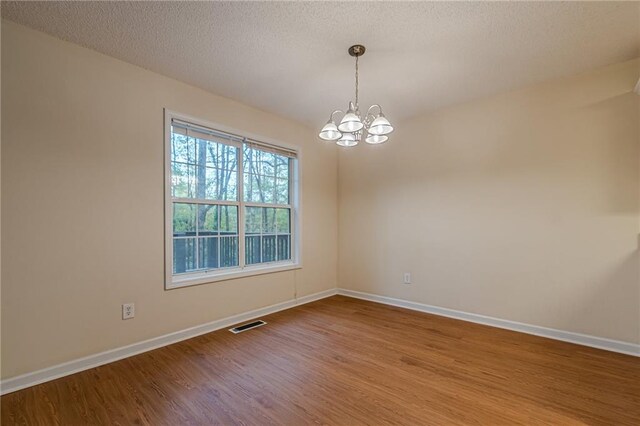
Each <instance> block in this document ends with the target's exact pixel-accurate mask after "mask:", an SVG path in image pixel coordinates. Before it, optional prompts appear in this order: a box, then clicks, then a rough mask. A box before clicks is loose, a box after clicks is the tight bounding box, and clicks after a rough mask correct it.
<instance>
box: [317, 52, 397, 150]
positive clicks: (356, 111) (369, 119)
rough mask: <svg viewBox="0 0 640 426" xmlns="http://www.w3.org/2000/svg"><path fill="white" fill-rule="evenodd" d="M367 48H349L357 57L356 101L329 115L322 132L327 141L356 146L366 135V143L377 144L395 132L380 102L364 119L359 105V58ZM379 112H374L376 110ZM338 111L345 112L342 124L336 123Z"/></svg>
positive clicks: (372, 107)
mask: <svg viewBox="0 0 640 426" xmlns="http://www.w3.org/2000/svg"><path fill="white" fill-rule="evenodd" d="M364 51H365V48H364V46H362V45H360V44H356V45H354V46H351V47H350V48H349V55H351V56H353V57H355V58H356V102H355V105H354V103H353V102H349V109H347V112H346V113H345V112H344V111H341V110H339V109H338V110H335V111H333V112H332V113H331V115H330V116H329V121H327V124H325V125H324V127H323V128H322V130H320V134H319V135H318V136H319V137H320V139H323V140H325V141H336V143H337V144H338V145H340V146H356V145H358V143H359V142H360V140H362V138H363V137H364V141H365V142H366V143H369V144H372V145H376V144H381V143H384V142H386V141H387V140H389V136H387V135H388V134H389V133H391V132H393V127H392V126H391V124H390V123H389V120H387V118H386V117H385V116H384V114H383V113H382V107H381V106H380V105H378V104H375V105H371V106H370V107H369V109H368V110H367V113H366V114H365V116H364V119H362V116H361V115H360V106H359V105H358V58H359V57H360V56H362V55H364ZM376 110H377V114H374V112H376ZM337 113H340V114H343V116H342V120H340V124H338V125H336V122H335V121H334V119H333V116H334V115H335V114H337Z"/></svg>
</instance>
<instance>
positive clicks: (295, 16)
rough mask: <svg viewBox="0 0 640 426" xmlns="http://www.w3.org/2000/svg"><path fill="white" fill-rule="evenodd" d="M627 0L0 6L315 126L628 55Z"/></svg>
mask: <svg viewBox="0 0 640 426" xmlns="http://www.w3.org/2000/svg"><path fill="white" fill-rule="evenodd" d="M639 5H640V4H639V3H635V2H632V3H606V2H597V3H593V2H590V3H580V2H576V3H564V2H563V3H550V2H545V3H521V2H511V3H489V2H487V3H485V2H478V3H461V2H437V3H427V2H422V3H417V2H376V3H364V2H345V3H342V2H340V3H338V2H286V3H285V2H259V3H251V2H162V3H160V2H2V16H3V17H4V18H7V19H9V20H12V21H15V22H18V23H21V24H24V25H27V26H29V27H33V28H35V29H38V30H41V31H44V32H46V33H49V34H52V35H54V36H56V37H59V38H62V39H64V40H68V41H71V42H74V43H78V44H81V45H83V46H87V47H89V48H92V49H95V50H97V51H100V52H103V53H105V54H107V55H110V56H113V57H116V58H119V59H122V60H124V61H126V62H130V63H132V64H136V65H139V66H142V67H144V68H147V69H150V70H153V71H156V72H159V73H161V74H164V75H167V76H170V77H173V78H176V79H178V80H182V81H184V82H187V83H190V84H193V85H195V86H199V87H202V88H204V89H207V90H209V91H211V92H214V93H217V94H220V95H223V96H226V97H229V98H233V99H236V100H239V101H241V102H244V103H246V104H249V105H253V106H255V107H258V108H261V109H264V110H267V111H272V112H275V113H277V114H281V115H283V116H286V117H290V118H293V119H295V120H299V121H301V122H304V123H307V124H309V125H311V126H314V127H319V126H321V125H322V124H323V123H324V122H325V121H326V119H327V116H328V113H329V112H330V111H331V110H332V109H334V108H345V107H346V105H347V102H348V100H349V99H351V98H353V85H354V82H353V79H354V76H353V73H354V70H353V67H354V63H353V59H352V58H351V57H350V56H348V54H347V48H348V47H349V46H350V45H351V44H354V43H362V44H364V45H366V47H367V53H366V54H365V56H364V57H362V58H361V60H360V94H361V95H360V100H361V105H362V106H363V107H365V108H366V106H368V105H369V104H370V103H380V104H382V105H383V107H384V108H385V112H386V113H387V116H388V117H389V118H390V119H391V120H393V119H396V120H399V119H403V118H408V117H412V116H415V115H418V114H420V113H423V112H427V111H430V110H433V109H436V108H440V107H443V106H446V105H450V104H453V103H459V102H463V101H467V100H470V99H473V98H477V97H481V96H484V95H489V94H493V93H497V92H501V91H505V90H508V89H513V88H516V87H519V86H523V85H527V84H531V83H535V82H540V81H544V80H547V79H551V78H555V77H560V76H564V75H570V74H574V73H578V72H581V71H585V70H588V69H592V68H596V67H600V66H603V65H607V64H610V63H615V62H619V61H624V60H627V59H631V58H634V57H637V56H639V47H640V46H639V36H638V31H639V28H638V26H639V25H638V23H639V18H640V15H639V10H640V9H639V7H640V6H639Z"/></svg>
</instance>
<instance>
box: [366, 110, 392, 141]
mask: <svg viewBox="0 0 640 426" xmlns="http://www.w3.org/2000/svg"><path fill="white" fill-rule="evenodd" d="M367 132H368V133H369V134H370V135H377V136H381V135H388V134H389V133H391V132H393V127H392V126H391V123H389V120H387V118H386V117H385V116H384V115H383V114H382V113H380V115H379V116H378V118H376V119H375V120H373V122H372V123H371V126H369V128H368V129H367Z"/></svg>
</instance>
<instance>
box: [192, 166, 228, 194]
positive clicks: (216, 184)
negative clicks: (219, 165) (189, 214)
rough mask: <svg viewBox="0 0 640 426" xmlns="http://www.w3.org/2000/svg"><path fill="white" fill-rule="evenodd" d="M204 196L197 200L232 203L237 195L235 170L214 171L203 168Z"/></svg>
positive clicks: (209, 168)
mask: <svg viewBox="0 0 640 426" xmlns="http://www.w3.org/2000/svg"><path fill="white" fill-rule="evenodd" d="M203 171H204V176H203V178H204V182H205V184H204V185H205V186H204V188H203V189H204V194H203V195H202V196H201V197H199V198H207V199H210V200H226V201H234V200H237V199H238V195H237V193H238V192H237V186H238V184H237V180H238V179H237V175H238V174H237V172H236V171H235V170H222V169H214V168H211V167H203Z"/></svg>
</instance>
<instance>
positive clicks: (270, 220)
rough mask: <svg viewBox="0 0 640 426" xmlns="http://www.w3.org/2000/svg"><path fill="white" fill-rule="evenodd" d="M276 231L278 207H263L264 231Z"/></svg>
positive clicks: (273, 232) (265, 232) (266, 232)
mask: <svg viewBox="0 0 640 426" xmlns="http://www.w3.org/2000/svg"><path fill="white" fill-rule="evenodd" d="M275 232H276V209H272V208H263V209H262V233H263V234H275Z"/></svg>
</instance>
